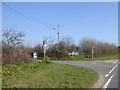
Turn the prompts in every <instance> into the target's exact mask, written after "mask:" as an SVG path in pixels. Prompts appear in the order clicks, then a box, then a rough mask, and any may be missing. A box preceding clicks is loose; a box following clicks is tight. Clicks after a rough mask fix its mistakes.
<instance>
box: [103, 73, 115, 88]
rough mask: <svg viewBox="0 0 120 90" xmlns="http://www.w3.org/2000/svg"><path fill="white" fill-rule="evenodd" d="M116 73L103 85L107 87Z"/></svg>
mask: <svg viewBox="0 0 120 90" xmlns="http://www.w3.org/2000/svg"><path fill="white" fill-rule="evenodd" d="M114 75H115V74H113V75H112V76H111V77H110V78H109V79H108V81H107V82H106V83H105V85H104V86H103V88H107V87H108V85H109V84H110V82H111V80H112V78H113V77H114Z"/></svg>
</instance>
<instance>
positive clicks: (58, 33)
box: [53, 25, 60, 55]
mask: <svg viewBox="0 0 120 90" xmlns="http://www.w3.org/2000/svg"><path fill="white" fill-rule="evenodd" d="M53 29H54V30H56V28H55V27H54V28H53ZM57 31H58V32H57V35H58V55H59V42H60V29H59V25H57Z"/></svg>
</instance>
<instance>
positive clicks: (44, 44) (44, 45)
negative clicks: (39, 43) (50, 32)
mask: <svg viewBox="0 0 120 90" xmlns="http://www.w3.org/2000/svg"><path fill="white" fill-rule="evenodd" d="M46 43H47V41H46V40H43V52H44V60H45V54H46Z"/></svg>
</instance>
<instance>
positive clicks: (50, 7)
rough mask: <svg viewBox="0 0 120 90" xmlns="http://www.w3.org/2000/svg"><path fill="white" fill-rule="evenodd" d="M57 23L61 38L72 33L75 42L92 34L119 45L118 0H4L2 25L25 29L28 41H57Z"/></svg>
mask: <svg viewBox="0 0 120 90" xmlns="http://www.w3.org/2000/svg"><path fill="white" fill-rule="evenodd" d="M57 25H59V26H60V38H62V37H66V36H67V37H72V38H73V40H74V41H75V44H79V42H80V41H81V40H82V39H83V38H93V39H96V40H100V41H103V42H109V43H114V44H116V45H117V44H118V3H117V2H4V3H2V27H3V28H8V29H9V28H13V29H14V30H17V31H22V32H24V33H25V38H24V43H25V44H26V45H31V46H34V45H36V44H42V41H43V40H44V38H47V39H54V41H55V42H57ZM54 27H55V28H56V30H54V29H53V28H54Z"/></svg>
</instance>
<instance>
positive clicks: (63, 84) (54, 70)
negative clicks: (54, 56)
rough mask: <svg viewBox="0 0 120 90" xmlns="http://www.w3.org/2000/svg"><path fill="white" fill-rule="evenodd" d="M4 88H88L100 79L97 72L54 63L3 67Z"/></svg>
mask: <svg viewBox="0 0 120 90" xmlns="http://www.w3.org/2000/svg"><path fill="white" fill-rule="evenodd" d="M2 69H3V74H2V79H3V84H2V87H3V88H14V87H16V88H86V87H91V86H92V85H93V84H94V83H95V82H96V81H97V80H98V78H99V76H98V74H97V72H95V71H93V70H91V69H87V68H83V67H77V66H71V65H61V64H55V63H52V62H46V63H45V62H37V63H36V62H35V63H31V64H24V65H3V67H2Z"/></svg>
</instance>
